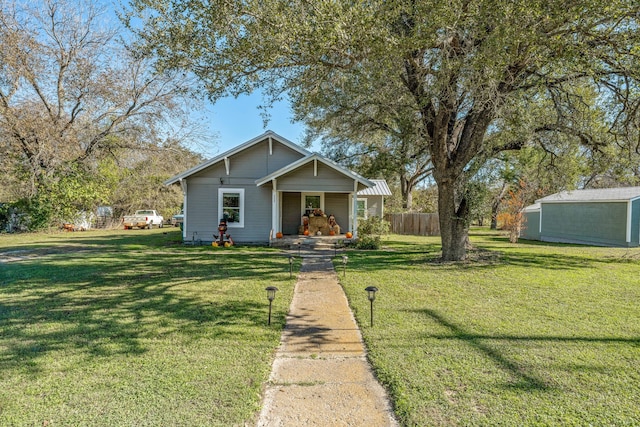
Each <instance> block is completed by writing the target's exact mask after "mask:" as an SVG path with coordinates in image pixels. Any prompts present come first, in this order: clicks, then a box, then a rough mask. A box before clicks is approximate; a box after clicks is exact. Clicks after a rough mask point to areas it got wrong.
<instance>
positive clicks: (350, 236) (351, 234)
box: [345, 231, 353, 239]
mask: <svg viewBox="0 0 640 427" xmlns="http://www.w3.org/2000/svg"><path fill="white" fill-rule="evenodd" d="M345 237H346V238H347V239H350V238H352V237H353V233H351V232H350V231H347V234H345Z"/></svg>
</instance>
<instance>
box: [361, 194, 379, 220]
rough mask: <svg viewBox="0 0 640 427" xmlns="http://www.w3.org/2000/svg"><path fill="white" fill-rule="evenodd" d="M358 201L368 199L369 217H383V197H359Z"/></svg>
mask: <svg viewBox="0 0 640 427" xmlns="http://www.w3.org/2000/svg"><path fill="white" fill-rule="evenodd" d="M358 199H367V215H368V216H369V217H372V216H379V217H382V204H383V203H384V199H383V196H358Z"/></svg>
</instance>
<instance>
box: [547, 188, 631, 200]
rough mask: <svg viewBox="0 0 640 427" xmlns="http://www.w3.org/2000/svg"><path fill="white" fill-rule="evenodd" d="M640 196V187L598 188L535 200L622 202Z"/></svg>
mask: <svg viewBox="0 0 640 427" xmlns="http://www.w3.org/2000/svg"><path fill="white" fill-rule="evenodd" d="M638 198H640V187H621V188H598V189H589V190H572V191H561V192H559V193H555V194H551V195H550V196H546V197H543V198H542V199H539V200H537V201H536V202H537V203H563V202H624V201H629V200H635V199H638Z"/></svg>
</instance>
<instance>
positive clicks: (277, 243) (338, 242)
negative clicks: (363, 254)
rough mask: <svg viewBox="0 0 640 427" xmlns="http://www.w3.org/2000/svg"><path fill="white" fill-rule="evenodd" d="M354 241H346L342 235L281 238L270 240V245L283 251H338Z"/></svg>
mask: <svg viewBox="0 0 640 427" xmlns="http://www.w3.org/2000/svg"><path fill="white" fill-rule="evenodd" d="M354 240H355V239H353V238H351V239H347V237H346V236H345V235H344V234H341V235H339V236H299V235H291V236H283V237H282V238H280V239H278V238H275V237H274V238H272V239H271V241H270V245H271V246H273V247H276V248H283V249H291V250H298V249H305V248H307V249H308V248H316V247H324V248H326V249H340V248H342V247H344V246H348V245H350V244H351V242H353V241H354Z"/></svg>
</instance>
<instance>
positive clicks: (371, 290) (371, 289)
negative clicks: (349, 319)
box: [364, 286, 378, 327]
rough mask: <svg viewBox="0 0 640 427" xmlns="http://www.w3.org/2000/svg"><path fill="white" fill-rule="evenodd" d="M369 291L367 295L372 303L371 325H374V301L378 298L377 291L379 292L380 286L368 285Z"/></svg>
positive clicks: (366, 289) (367, 289)
mask: <svg viewBox="0 0 640 427" xmlns="http://www.w3.org/2000/svg"><path fill="white" fill-rule="evenodd" d="M364 290H365V291H367V296H368V297H369V302H370V303H371V326H372V327H373V302H374V301H375V299H376V292H378V288H376V287H375V286H367V287H366V288H365V289H364Z"/></svg>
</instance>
